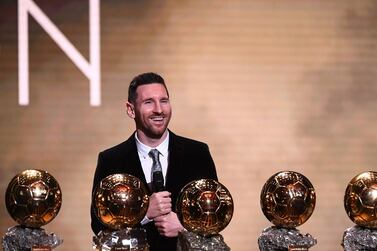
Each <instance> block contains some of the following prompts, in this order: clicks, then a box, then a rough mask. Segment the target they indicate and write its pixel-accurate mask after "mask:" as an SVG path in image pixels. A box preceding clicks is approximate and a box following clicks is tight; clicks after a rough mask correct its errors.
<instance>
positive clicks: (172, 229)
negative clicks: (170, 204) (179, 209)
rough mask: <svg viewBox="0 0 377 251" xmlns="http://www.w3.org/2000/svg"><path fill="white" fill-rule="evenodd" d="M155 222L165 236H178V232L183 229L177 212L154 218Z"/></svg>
mask: <svg viewBox="0 0 377 251" xmlns="http://www.w3.org/2000/svg"><path fill="white" fill-rule="evenodd" d="M154 224H155V226H156V227H157V230H158V232H159V233H160V235H162V236H165V237H176V236H178V232H179V231H181V230H182V229H183V226H182V224H181V222H179V220H178V217H177V214H176V213H174V212H170V213H169V214H165V215H161V216H158V217H156V218H154Z"/></svg>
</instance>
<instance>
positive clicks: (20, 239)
mask: <svg viewBox="0 0 377 251" xmlns="http://www.w3.org/2000/svg"><path fill="white" fill-rule="evenodd" d="M5 204H6V207H7V209H8V212H9V214H10V215H11V216H12V218H13V219H14V220H15V221H16V222H17V223H18V224H19V225H18V226H15V227H12V228H9V229H8V231H7V232H6V233H5V235H4V237H3V249H4V251H13V250H20V251H24V250H25V251H26V250H28V251H29V250H32V251H37V250H38V251H48V250H51V249H53V248H55V247H57V246H58V245H60V244H61V243H62V242H63V241H62V240H61V239H60V238H59V237H58V236H57V235H55V234H53V233H52V234H47V233H46V232H45V230H44V229H42V228H41V226H43V225H46V224H47V223H49V222H51V221H52V220H53V219H54V218H55V217H56V215H57V214H58V212H59V210H60V207H61V204H62V193H61V190H60V187H59V184H58V182H57V181H56V180H55V178H54V177H53V176H52V175H51V174H49V173H48V172H46V171H43V170H34V169H32V170H25V171H23V172H21V173H19V174H17V175H16V176H15V177H14V178H13V179H12V180H11V181H10V183H9V185H8V188H7V190H6V194H5Z"/></svg>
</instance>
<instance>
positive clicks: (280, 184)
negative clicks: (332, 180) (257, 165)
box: [258, 171, 317, 251]
mask: <svg viewBox="0 0 377 251" xmlns="http://www.w3.org/2000/svg"><path fill="white" fill-rule="evenodd" d="M315 201H316V196H315V191H314V188H313V185H312V184H311V183H310V181H309V180H308V179H307V178H306V177H305V176H304V175H302V174H300V173H297V172H293V171H282V172H278V173H276V174H274V175H273V176H271V177H270V178H269V179H268V180H267V182H266V183H265V184H264V186H263V189H262V192H261V197H260V203H261V207H262V211H263V213H264V215H265V216H266V218H267V219H268V220H269V221H270V222H271V223H273V224H274V225H275V226H271V227H268V228H266V229H264V230H263V232H262V234H261V235H260V236H259V238H258V245H259V250H260V251H272V250H279V251H283V250H288V251H298V250H300V251H301V250H302V251H304V250H309V248H310V247H312V246H314V245H315V244H317V240H316V239H314V238H313V237H312V236H311V235H310V234H305V235H302V234H301V233H300V231H299V230H298V229H296V227H297V226H299V225H301V224H303V223H304V222H305V221H307V220H308V219H309V217H310V216H311V215H312V213H313V210H314V207H315Z"/></svg>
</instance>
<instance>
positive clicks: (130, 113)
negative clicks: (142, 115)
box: [126, 101, 135, 119]
mask: <svg viewBox="0 0 377 251" xmlns="http://www.w3.org/2000/svg"><path fill="white" fill-rule="evenodd" d="M126 109H127V115H128V117H130V118H131V119H134V118H135V106H134V105H133V104H132V103H130V102H128V101H127V102H126Z"/></svg>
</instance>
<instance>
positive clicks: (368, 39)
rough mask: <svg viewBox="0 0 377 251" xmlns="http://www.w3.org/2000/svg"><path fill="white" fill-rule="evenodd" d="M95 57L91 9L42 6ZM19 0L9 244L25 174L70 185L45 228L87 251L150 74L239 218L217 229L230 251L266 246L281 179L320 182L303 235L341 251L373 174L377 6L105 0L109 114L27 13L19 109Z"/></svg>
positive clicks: (11, 29) (63, 2)
mask: <svg viewBox="0 0 377 251" xmlns="http://www.w3.org/2000/svg"><path fill="white" fill-rule="evenodd" d="M34 2H35V4H36V5H37V6H38V7H39V8H40V9H41V10H42V11H43V12H44V13H45V14H46V16H48V17H49V19H50V20H51V22H52V23H54V25H56V26H57V28H58V29H59V30H60V31H61V32H62V33H63V34H64V35H65V36H66V37H67V38H68V39H69V40H70V41H71V42H72V44H73V46H74V47H75V48H76V49H77V50H78V51H79V52H80V53H81V54H82V55H83V56H84V58H86V59H87V60H89V52H90V46H89V43H90V41H89V40H90V39H89V35H90V29H89V2H88V1H74V0H55V1H50V0H38V1H37V0H35V1H34ZM17 10H18V7H17V1H15V0H2V1H1V2H0V35H1V36H0V107H1V109H0V118H1V121H0V142H1V144H0V201H1V203H0V205H1V206H0V235H3V234H4V233H5V232H6V230H7V228H8V227H11V226H13V225H15V224H16V223H15V222H14V221H13V220H12V219H11V218H10V216H9V215H8V212H7V210H6V207H5V203H4V194H5V190H6V188H7V185H8V183H9V181H10V180H11V179H12V178H13V177H14V176H15V175H16V174H17V173H19V172H20V171H22V170H24V169H28V168H38V169H44V170H47V171H48V172H50V173H51V174H52V175H53V176H54V177H55V178H56V179H57V180H58V181H59V183H60V186H61V189H62V192H63V204H62V208H61V210H60V213H59V215H58V216H57V217H56V218H55V220H54V221H53V222H52V223H51V224H49V225H47V226H46V227H45V228H46V230H47V231H49V232H56V233H58V234H59V235H60V236H61V237H62V238H64V244H63V245H62V246H61V247H59V248H58V249H57V250H77V251H84V250H90V249H91V238H92V232H91V229H90V217H89V204H90V193H91V191H90V190H91V185H92V177H93V173H94V170H95V167H96V162H97V156H98V152H99V151H101V150H103V149H105V148H108V147H110V146H113V145H115V144H118V143H120V142H122V141H123V140H125V139H126V138H128V136H129V135H130V134H131V133H132V132H133V131H134V129H135V128H134V123H133V121H132V120H130V119H129V118H128V117H127V116H126V113H125V100H126V98H127V87H128V84H129V82H130V80H131V79H132V78H133V77H134V76H135V75H137V74H139V73H141V72H146V71H155V72H158V73H160V74H162V75H163V76H164V77H165V80H166V82H167V84H168V87H169V91H170V94H171V102H172V106H173V118H172V121H171V124H170V129H171V130H173V131H174V132H176V133H177V134H181V135H184V136H187V137H191V138H195V139H198V140H201V141H205V142H207V143H208V144H209V146H210V150H211V153H212V155H213V158H214V160H215V163H216V166H217V170H218V174H219V178H220V181H221V183H223V184H224V185H225V186H227V187H228V189H229V190H230V192H231V193H232V196H233V199H234V204H235V211H234V216H233V219H232V221H231V223H230V224H229V226H228V227H227V228H226V229H225V230H224V231H223V232H222V234H223V236H224V238H225V240H226V242H227V243H228V244H229V246H230V247H231V248H232V250H236V251H249V250H258V247H257V238H258V236H259V234H260V233H261V232H262V230H263V229H264V228H266V227H268V226H270V225H271V223H270V222H269V221H268V220H267V219H266V218H265V217H264V215H263V213H262V211H261V209H260V204H259V196H260V191H261V188H262V186H263V184H264V183H265V181H266V180H267V179H268V178H269V177H270V176H271V175H273V174H274V173H276V172H278V171H281V170H294V171H298V172H301V173H302V174H304V175H305V176H306V177H307V178H309V179H310V180H311V182H312V183H313V185H314V187H315V189H316V193H317V205H316V208H315V210H314V213H313V215H312V217H311V218H310V219H309V220H308V221H307V222H306V223H305V224H304V225H302V226H300V227H299V229H300V230H301V231H302V232H303V233H306V232H309V233H311V234H312V235H313V236H314V237H316V238H317V240H318V244H317V246H315V247H314V248H312V250H313V251H314V250H342V248H341V246H340V243H341V239H342V234H343V231H344V230H345V229H346V228H348V227H351V226H353V223H352V222H351V221H350V220H349V219H348V217H347V215H346V213H345V210H344V207H343V196H344V191H345V188H346V186H347V184H348V182H349V181H350V180H351V178H352V177H354V176H355V175H356V174H358V173H360V172H362V171H367V170H376V165H377V158H376V156H377V131H376V128H377V111H376V107H377V84H376V81H375V79H376V77H377V76H376V75H377V72H376V69H377V67H376V66H377V65H376V63H377V30H376V27H377V26H376V25H377V3H376V1H368V0H365V1H352V0H349V1H344V0H338V1H309V0H308V1H305V0H304V1H303V0H287V1H274V0H263V1H262V0H261V1H249V0H232V1H199V0H192V1H173V0H166V1H147V0H145V1H127V0H122V1H117V0H106V1H102V2H101V3H100V27H99V28H100V53H99V54H100V57H101V59H100V62H101V93H100V96H101V105H100V106H97V107H94V106H91V105H90V98H89V93H90V88H89V87H90V85H89V82H90V81H89V80H88V78H87V77H86V76H85V75H84V74H83V73H82V72H81V71H80V70H79V69H78V68H77V66H76V64H74V63H73V62H72V61H71V60H70V59H69V58H68V56H67V55H66V53H64V52H63V51H62V50H61V49H60V48H59V47H58V45H57V43H55V42H54V41H53V40H52V39H51V38H50V36H49V34H48V33H47V32H46V31H45V30H44V29H43V28H42V27H41V25H40V24H39V23H38V22H37V21H35V18H33V17H32V16H31V15H29V18H28V20H29V27H28V34H29V39H28V41H23V42H26V43H27V44H28V51H29V71H28V72H29V83H30V90H29V96H30V103H29V105H27V106H20V105H19V103H18V92H19V88H18V82H19V78H18V69H19V63H18V54H19V53H18V42H19V39H18V28H17V23H18V21H17Z"/></svg>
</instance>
